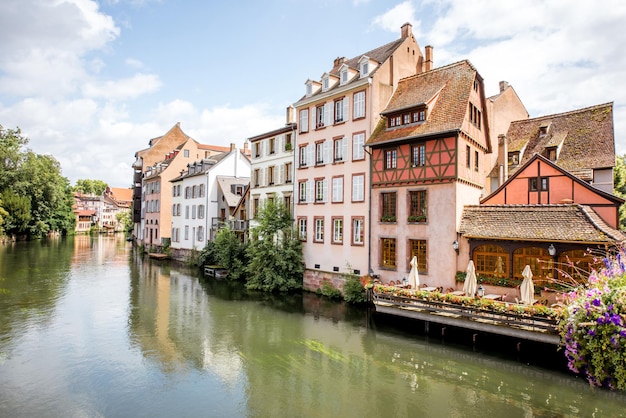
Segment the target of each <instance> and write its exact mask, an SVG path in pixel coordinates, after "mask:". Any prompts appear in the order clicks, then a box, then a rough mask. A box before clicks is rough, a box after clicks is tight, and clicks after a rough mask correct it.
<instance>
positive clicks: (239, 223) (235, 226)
mask: <svg viewBox="0 0 626 418" xmlns="http://www.w3.org/2000/svg"><path fill="white" fill-rule="evenodd" d="M230 229H232V230H233V231H247V230H248V221H245V220H243V219H235V220H233V221H230Z"/></svg>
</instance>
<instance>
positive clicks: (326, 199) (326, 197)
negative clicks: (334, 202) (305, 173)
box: [322, 179, 328, 202]
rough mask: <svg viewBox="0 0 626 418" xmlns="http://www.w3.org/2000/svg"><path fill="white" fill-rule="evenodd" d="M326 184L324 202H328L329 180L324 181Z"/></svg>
mask: <svg viewBox="0 0 626 418" xmlns="http://www.w3.org/2000/svg"><path fill="white" fill-rule="evenodd" d="M323 184H324V186H323V187H324V193H323V196H322V202H328V179H324V181H323Z"/></svg>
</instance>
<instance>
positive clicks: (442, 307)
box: [369, 284, 561, 345]
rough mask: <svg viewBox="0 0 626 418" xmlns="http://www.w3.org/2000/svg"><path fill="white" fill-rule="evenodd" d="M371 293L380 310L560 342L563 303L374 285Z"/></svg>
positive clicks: (479, 329)
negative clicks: (472, 295)
mask: <svg viewBox="0 0 626 418" xmlns="http://www.w3.org/2000/svg"><path fill="white" fill-rule="evenodd" d="M369 296H370V297H371V300H372V302H373V303H374V306H375V309H376V312H377V313H382V314H387V315H396V316H402V317H406V318H412V319H417V320H420V321H424V322H425V329H426V331H428V324H429V323H430V322H433V323H437V324H441V325H444V326H445V325H447V326H453V327H458V328H465V329H469V330H475V331H482V332H486V333H491V334H496V335H502V336H506V337H512V338H519V339H521V340H528V341H536V342H541V343H547V344H552V345H558V344H559V342H560V337H559V333H558V329H557V318H558V317H559V315H560V311H561V310H560V306H559V305H558V304H557V305H553V306H552V307H548V306H544V305H541V304H535V305H524V304H520V303H510V302H504V301H498V300H493V299H490V298H487V297H470V296H463V295H461V294H459V292H449V293H442V292H441V291H440V290H439V289H435V290H430V291H426V290H410V289H403V288H400V287H396V286H384V285H379V284H377V285H374V286H373V287H372V288H371V289H370V291H369Z"/></svg>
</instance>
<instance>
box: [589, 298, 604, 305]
mask: <svg viewBox="0 0 626 418" xmlns="http://www.w3.org/2000/svg"><path fill="white" fill-rule="evenodd" d="M591 303H593V306H600V305H602V301H601V300H600V299H597V298H596V299H594V300H592V301H591Z"/></svg>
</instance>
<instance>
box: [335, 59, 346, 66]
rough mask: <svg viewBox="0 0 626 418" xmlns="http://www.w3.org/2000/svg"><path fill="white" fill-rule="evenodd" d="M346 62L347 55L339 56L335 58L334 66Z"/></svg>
mask: <svg viewBox="0 0 626 418" xmlns="http://www.w3.org/2000/svg"><path fill="white" fill-rule="evenodd" d="M344 62H346V57H337V58H335V61H334V62H333V68H335V67H339V66H340V65H341V64H343V63H344Z"/></svg>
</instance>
